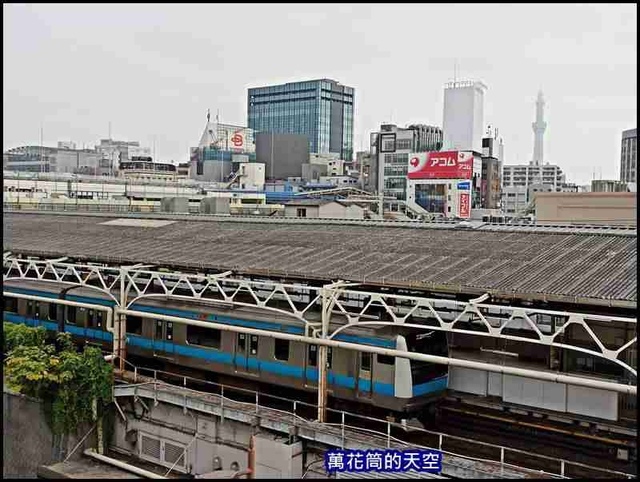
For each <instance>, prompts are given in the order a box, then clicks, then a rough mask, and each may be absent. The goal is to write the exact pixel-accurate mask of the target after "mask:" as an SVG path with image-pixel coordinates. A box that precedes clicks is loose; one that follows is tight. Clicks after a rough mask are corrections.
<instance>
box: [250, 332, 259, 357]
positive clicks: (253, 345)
mask: <svg viewBox="0 0 640 482" xmlns="http://www.w3.org/2000/svg"><path fill="white" fill-rule="evenodd" d="M249 354H250V355H257V354H258V335H251V341H250V343H249Z"/></svg>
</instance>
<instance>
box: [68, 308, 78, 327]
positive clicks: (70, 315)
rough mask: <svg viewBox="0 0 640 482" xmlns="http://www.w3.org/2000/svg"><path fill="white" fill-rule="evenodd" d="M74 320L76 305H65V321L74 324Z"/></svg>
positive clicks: (75, 317) (75, 318)
mask: <svg viewBox="0 0 640 482" xmlns="http://www.w3.org/2000/svg"><path fill="white" fill-rule="evenodd" d="M76 321H77V316H76V307H75V306H67V323H69V324H70V325H75V324H76Z"/></svg>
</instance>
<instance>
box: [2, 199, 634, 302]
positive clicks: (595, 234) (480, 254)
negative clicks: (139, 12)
mask: <svg viewBox="0 0 640 482" xmlns="http://www.w3.org/2000/svg"><path fill="white" fill-rule="evenodd" d="M122 217H125V216H122ZM126 217H127V218H128V220H129V221H131V222H129V223H128V226H122V225H118V226H113V225H109V224H107V223H109V221H113V220H115V219H117V217H116V216H113V215H109V216H104V215H103V216H100V215H88V214H87V215H79V214H77V213H75V214H74V215H62V214H61V215H53V214H34V213H31V214H25V213H8V212H5V216H4V234H3V247H4V250H5V251H11V252H13V253H20V254H21V255H23V256H25V255H35V256H39V257H50V258H60V257H64V256H67V257H69V258H70V259H76V260H77V259H87V260H92V261H96V262H104V263H111V264H118V265H119V264H136V263H145V264H151V265H156V266H173V267H176V268H178V269H185V270H202V271H227V270H231V271H233V272H234V273H237V274H241V275H252V276H264V277H269V278H274V277H278V278H280V279H287V280H294V281H297V280H300V281H301V282H303V281H304V280H313V281H315V282H319V283H329V282H331V280H335V279H343V280H347V281H351V282H357V283H361V284H365V285H367V286H369V287H372V288H373V289H375V288H377V287H380V286H385V287H394V288H399V289H407V290H415V291H429V292H432V293H454V294H462V295H464V296H481V295H483V294H485V293H488V294H490V295H491V296H492V297H493V298H494V299H497V298H500V299H503V300H504V299H508V300H512V302H513V303H520V302H523V301H543V302H560V303H569V304H580V305H583V306H588V305H600V306H613V307H620V308H624V309H635V308H636V307H637V274H636V270H637V236H636V231H635V230H627V231H625V230H620V232H614V230H611V229H608V230H607V229H605V230H597V229H595V228H593V229H587V228H568V227H564V228H562V227H546V228H537V227H530V226H529V227H522V228H521V227H508V226H485V227H482V226H480V227H477V228H475V229H462V228H458V229H456V228H454V227H451V226H439V225H435V226H430V227H428V225H429V223H423V224H424V225H420V226H418V225H416V224H415V223H414V224H413V225H411V224H406V223H405V224H402V223H400V224H394V223H389V224H384V223H381V224H380V223H379V224H380V225H384V226H385V227H384V228H381V227H380V226H378V225H375V226H372V225H368V224H367V223H366V222H360V223H356V222H353V223H351V222H350V221H342V222H339V221H335V222H330V223H329V222H326V223H323V222H322V221H321V220H313V221H314V223H310V222H309V223H307V222H303V223H300V222H294V221H291V220H288V221H285V220H277V221H276V220H268V219H262V220H252V221H251V222H249V221H247V220H235V219H231V218H229V219H227V220H225V221H223V220H220V219H211V218H209V219H202V218H200V217H197V216H196V217H193V216H192V217H185V216H180V215H167V216H162V215H154V217H155V218H162V219H171V220H172V222H171V223H170V224H168V225H163V226H158V227H146V226H145V225H144V224H143V223H142V220H140V221H141V222H140V225H136V223H135V221H136V219H137V218H138V217H144V215H143V216H126ZM146 217H149V216H148V215H147V216H146ZM129 218H131V219H129ZM433 224H436V223H433Z"/></svg>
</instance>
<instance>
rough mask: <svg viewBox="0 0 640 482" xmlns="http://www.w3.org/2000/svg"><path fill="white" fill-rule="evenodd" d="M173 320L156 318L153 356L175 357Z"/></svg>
mask: <svg viewBox="0 0 640 482" xmlns="http://www.w3.org/2000/svg"><path fill="white" fill-rule="evenodd" d="M173 353H174V344H173V322H171V321H160V320H156V326H155V330H154V333H153V356H160V357H165V358H166V357H169V358H173Z"/></svg>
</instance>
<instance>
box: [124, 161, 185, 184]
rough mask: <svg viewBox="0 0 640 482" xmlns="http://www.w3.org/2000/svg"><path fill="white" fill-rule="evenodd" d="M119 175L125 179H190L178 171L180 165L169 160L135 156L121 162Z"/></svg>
mask: <svg viewBox="0 0 640 482" xmlns="http://www.w3.org/2000/svg"><path fill="white" fill-rule="evenodd" d="M118 176H119V177H122V178H124V179H158V180H171V181H176V180H178V179H188V176H185V175H184V174H180V173H178V166H176V165H175V164H171V163H169V162H153V160H152V159H151V158H150V157H137V156H136V157H133V158H131V160H130V161H125V162H120V164H119V168H118Z"/></svg>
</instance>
